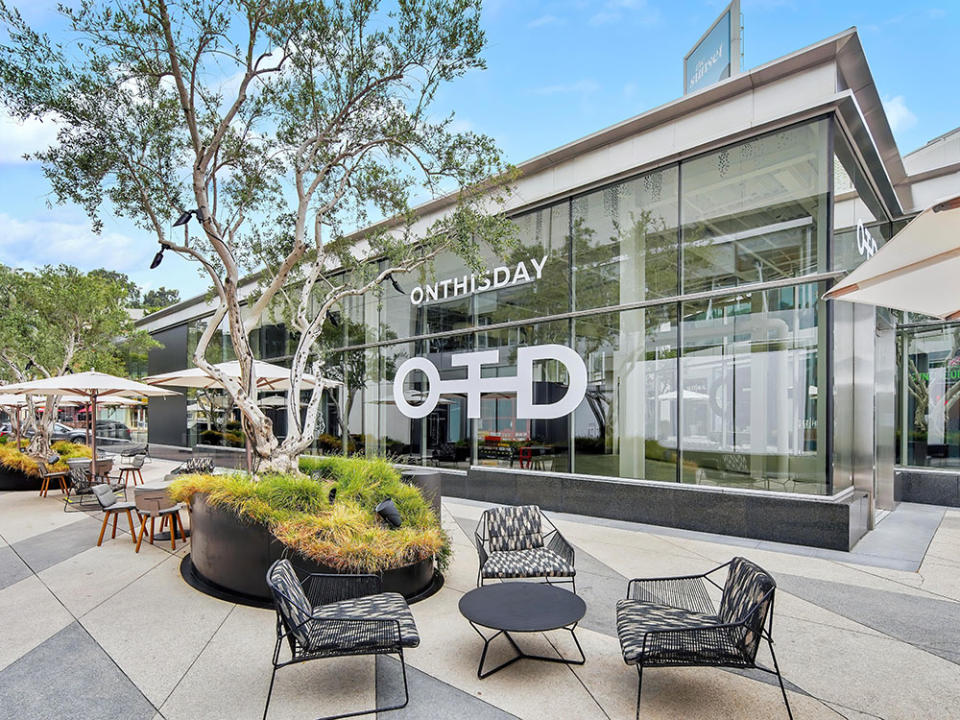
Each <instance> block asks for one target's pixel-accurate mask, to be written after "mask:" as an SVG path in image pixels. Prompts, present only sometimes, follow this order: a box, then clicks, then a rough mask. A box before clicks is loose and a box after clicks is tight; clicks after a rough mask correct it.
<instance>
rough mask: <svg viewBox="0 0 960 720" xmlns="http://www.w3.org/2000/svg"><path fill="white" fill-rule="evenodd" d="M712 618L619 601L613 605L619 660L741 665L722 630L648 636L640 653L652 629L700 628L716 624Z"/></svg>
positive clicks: (737, 654) (673, 608)
mask: <svg viewBox="0 0 960 720" xmlns="http://www.w3.org/2000/svg"><path fill="white" fill-rule="evenodd" d="M719 624H720V618H718V617H717V616H716V615H708V614H705V613H699V612H694V611H692V610H685V609H683V608H676V607H672V606H670V605H660V604H658V603H650V602H644V601H642V600H631V599H627V600H620V601H618V602H617V636H618V637H619V638H620V649H621V651H622V652H623V660H624V662H626V663H627V664H628V665H636V664H637V663H638V662H642V663H643V664H644V665H657V664H663V665H674V664H677V665H681V664H683V665H686V664H694V665H696V664H703V665H726V664H732V665H743V664H744V658H743V655H742V654H741V653H740V652H738V651H737V650H736V649H735V648H734V646H733V638H732V637H731V636H730V633H729V632H728V631H726V630H720V631H718V632H715V633H698V634H696V635H694V634H692V633H691V634H690V635H688V636H687V637H684V636H683V635H682V634H677V635H671V636H669V638H668V637H666V636H662V635H661V636H657V635H651V636H650V639H649V640H647V645H646V650H644V640H645V639H646V638H647V634H648V633H650V632H652V631H655V630H684V629H687V628H691V627H698V626H704V625H719Z"/></svg>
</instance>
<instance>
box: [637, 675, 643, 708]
mask: <svg viewBox="0 0 960 720" xmlns="http://www.w3.org/2000/svg"><path fill="white" fill-rule="evenodd" d="M642 690H643V665H641V664H640V663H637V720H640V692H641V691H642Z"/></svg>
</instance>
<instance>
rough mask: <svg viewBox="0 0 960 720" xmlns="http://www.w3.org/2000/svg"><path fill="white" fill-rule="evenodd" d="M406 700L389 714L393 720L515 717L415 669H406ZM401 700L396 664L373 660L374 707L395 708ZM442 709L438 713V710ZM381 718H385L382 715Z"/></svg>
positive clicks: (507, 719) (391, 659) (390, 659)
mask: <svg viewBox="0 0 960 720" xmlns="http://www.w3.org/2000/svg"><path fill="white" fill-rule="evenodd" d="M407 686H408V688H409V694H410V700H409V703H408V704H407V706H406V707H405V708H403V709H402V710H395V711H391V712H390V713H389V717H390V718H396V719H397V720H435V719H436V718H437V717H438V715H439V714H440V713H442V714H443V716H444V717H448V718H470V720H511V718H516V715H511V714H510V713H508V712H504V711H503V710H501V709H499V708H497V707H495V706H493V705H491V704H490V703H488V702H485V701H483V700H481V699H480V698H477V697H475V696H473V695H470V694H468V693H465V692H463V691H462V690H458V689H457V688H455V687H453V686H452V685H448V684H447V683H445V682H443V681H441V680H437V679H436V678H434V677H431V676H430V675H427V674H426V673H425V672H421V671H420V670H417V669H416V668H415V667H410V666H409V665H408V666H407ZM402 699H403V677H402V675H401V670H400V661H399V660H397V659H396V658H394V657H392V656H390V657H388V656H381V657H378V658H377V705H379V706H386V705H395V704H397V703H399V702H402ZM440 708H442V711H441V710H440ZM384 717H387V715H386V714H384Z"/></svg>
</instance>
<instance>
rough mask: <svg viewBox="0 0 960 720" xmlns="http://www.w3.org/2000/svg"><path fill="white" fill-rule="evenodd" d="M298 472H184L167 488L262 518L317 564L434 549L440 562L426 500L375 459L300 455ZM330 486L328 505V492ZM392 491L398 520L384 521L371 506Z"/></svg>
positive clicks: (359, 565) (436, 529)
mask: <svg viewBox="0 0 960 720" xmlns="http://www.w3.org/2000/svg"><path fill="white" fill-rule="evenodd" d="M300 470H301V471H302V472H306V473H310V474H312V475H314V476H315V477H308V476H304V475H280V474H276V475H265V476H263V477H262V478H261V479H260V480H259V481H257V480H254V479H253V478H251V477H249V476H247V475H239V474H237V475H185V476H182V477H180V478H178V479H177V480H175V481H174V483H173V484H172V485H171V494H172V495H173V496H174V498H175V499H176V500H178V501H180V502H188V501H189V500H190V498H191V497H192V496H193V495H194V494H196V493H205V494H206V495H207V501H208V502H210V503H211V504H213V505H217V506H220V507H226V508H230V509H232V510H234V511H235V512H236V513H237V514H238V515H240V516H242V517H246V518H248V519H250V520H253V521H256V522H259V523H263V524H264V525H266V526H267V527H268V528H269V529H270V531H271V533H273V535H274V537H276V538H277V539H278V540H279V541H280V542H282V543H283V544H284V545H286V546H287V547H289V548H291V549H293V550H295V551H297V552H298V553H300V554H301V555H303V556H305V557H308V558H311V559H313V560H315V561H317V562H319V563H322V564H323V565H327V566H329V567H332V568H336V569H339V570H347V571H351V572H380V571H383V570H387V569H391V568H396V567H402V566H404V565H409V564H410V563H414V562H418V561H420V560H424V559H426V558H428V557H431V556H434V557H435V558H436V561H437V564H438V566H439V567H440V568H441V569H443V568H445V567H446V566H447V563H448V561H449V557H450V552H451V551H450V540H449V538H448V537H447V535H446V533H445V532H444V530H443V529H442V527H441V526H440V521H439V519H438V518H437V516H436V515H434V514H433V512H432V510H431V509H430V505H429V504H428V503H427V501H426V500H425V499H424V497H423V495H422V494H421V493H420V491H419V490H417V489H416V488H415V487H412V486H410V485H407V484H405V483H404V482H402V481H401V479H400V474H399V473H398V472H397V470H396V469H395V468H394V467H393V466H392V465H390V463H389V462H387V461H386V460H383V459H378V458H374V459H365V458H346V457H302V458H300ZM334 487H335V488H336V489H337V494H336V500H335V501H334V502H333V503H332V504H331V503H330V500H329V496H330V491H331V490H332V489H333V488H334ZM387 498H392V499H393V501H394V503H395V504H396V506H397V509H398V510H399V512H400V518H401V520H402V523H403V524H402V525H401V526H400V527H399V528H396V529H391V528H389V527H387V526H386V525H385V524H384V523H383V522H382V521H381V520H380V518H379V517H378V516H377V514H376V512H375V511H374V508H376V506H377V505H378V504H379V503H380V502H381V501H382V500H385V499H387Z"/></svg>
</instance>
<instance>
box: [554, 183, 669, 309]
mask: <svg viewBox="0 0 960 720" xmlns="http://www.w3.org/2000/svg"><path fill="white" fill-rule="evenodd" d="M677 182H678V171H677V168H676V166H671V167H667V168H661V169H659V170H655V171H653V172H650V173H647V174H646V175H642V176H641V177H638V178H634V179H633V180H628V181H625V182H622V183H618V184H616V185H611V186H609V187H606V188H603V189H602V190H597V191H595V192H592V193H590V194H588V195H582V196H580V197H578V198H575V199H574V200H573V224H572V233H571V243H572V253H573V259H574V274H573V280H574V297H575V305H576V308H577V309H578V310H583V309H589V308H599V307H610V306H615V305H620V304H623V303H631V302H639V301H642V300H650V299H654V298H659V297H668V296H672V295H676V294H677V202H678V187H677Z"/></svg>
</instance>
